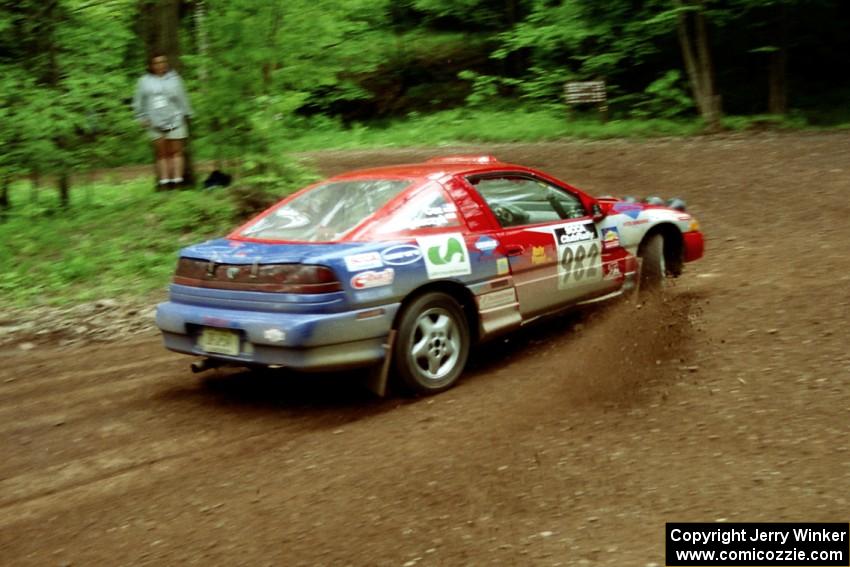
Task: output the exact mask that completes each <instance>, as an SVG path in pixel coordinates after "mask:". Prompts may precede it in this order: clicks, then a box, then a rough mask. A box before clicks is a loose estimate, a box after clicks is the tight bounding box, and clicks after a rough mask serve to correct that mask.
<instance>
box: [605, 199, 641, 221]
mask: <svg viewBox="0 0 850 567" xmlns="http://www.w3.org/2000/svg"><path fill="white" fill-rule="evenodd" d="M611 210H612V211H614V212H615V213H619V214H621V215H626V216H627V217H629V218H632V219H636V218H638V216H639V215H640V213H641V211H643V207H642V206H641V205H638V204H637V203H628V202H626V201H619V202H617V203H614V206H613V207H611Z"/></svg>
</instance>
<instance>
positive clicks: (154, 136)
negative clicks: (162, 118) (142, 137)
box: [148, 120, 189, 140]
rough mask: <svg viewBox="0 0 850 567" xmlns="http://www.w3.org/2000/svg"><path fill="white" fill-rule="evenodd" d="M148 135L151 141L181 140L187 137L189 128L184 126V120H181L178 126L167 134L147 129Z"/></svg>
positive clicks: (154, 129)
mask: <svg viewBox="0 0 850 567" xmlns="http://www.w3.org/2000/svg"><path fill="white" fill-rule="evenodd" d="M148 135H149V136H150V138H151V140H159V139H160V138H165V139H166V140H183V139H184V138H188V137H189V127H188V126H187V125H186V121H185V120H181V121H180V126H178V127H177V128H175V129H174V130H170V131H168V132H162V131H161V130H157V129H156V128H148Z"/></svg>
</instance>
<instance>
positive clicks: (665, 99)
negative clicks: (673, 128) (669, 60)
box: [631, 70, 694, 118]
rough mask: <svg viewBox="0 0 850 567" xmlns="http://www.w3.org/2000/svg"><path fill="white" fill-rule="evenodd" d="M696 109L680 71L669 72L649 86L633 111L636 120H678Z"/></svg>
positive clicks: (635, 102) (636, 102)
mask: <svg viewBox="0 0 850 567" xmlns="http://www.w3.org/2000/svg"><path fill="white" fill-rule="evenodd" d="M693 108H694V101H693V99H691V97H690V95H688V93H687V91H686V90H685V87H684V85H683V79H682V73H681V72H680V71H679V70H671V71H667V72H666V73H664V75H662V76H661V77H660V78H659V79H657V80H655V81H653V82H652V83H650V84H649V86H648V87H646V89H644V91H643V93H642V94H641V95H640V96H639V98H638V99H637V100H635V101H634V102H633V107H632V110H631V114H632V116H634V117H635V118H650V117H652V118H677V117H681V116H683V115H685V114H687V113H689V112H692V111H693Z"/></svg>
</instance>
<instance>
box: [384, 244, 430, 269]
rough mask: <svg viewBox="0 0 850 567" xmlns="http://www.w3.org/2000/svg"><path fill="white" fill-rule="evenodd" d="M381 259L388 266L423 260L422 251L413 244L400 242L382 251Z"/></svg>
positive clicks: (404, 264)
mask: <svg viewBox="0 0 850 567" xmlns="http://www.w3.org/2000/svg"><path fill="white" fill-rule="evenodd" d="M381 259H383V261H384V264H386V265H388V266H407V265H408V264H413V263H414V262H418V261H419V260H421V259H422V251H421V250H420V249H419V247H418V246H415V245H413V244H399V245H398V246H391V247H390V248H387V249H386V250H384V251H383V252H381Z"/></svg>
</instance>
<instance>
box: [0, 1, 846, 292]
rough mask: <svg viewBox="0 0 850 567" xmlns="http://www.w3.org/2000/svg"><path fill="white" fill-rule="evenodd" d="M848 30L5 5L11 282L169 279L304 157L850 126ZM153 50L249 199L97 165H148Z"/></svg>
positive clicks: (579, 16) (700, 17)
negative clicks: (141, 86) (182, 248)
mask: <svg viewBox="0 0 850 567" xmlns="http://www.w3.org/2000/svg"><path fill="white" fill-rule="evenodd" d="M848 24H850V3H848V2H846V1H841V0H606V1H604V2H600V1H598V0H0V100H2V104H0V143H2V150H0V240H2V244H4V246H0V264H2V267H3V271H2V272H0V291H4V292H7V293H8V294H9V296H10V297H11V298H12V303H13V304H19V305H29V304H30V303H32V302H33V301H44V300H45V299H44V298H45V297H47V296H50V294H51V293H52V294H53V296H52V297H53V298H56V297H59V298H67V297H70V296H74V297H76V296H80V297H83V298H85V297H90V296H92V295H93V294H103V293H106V292H104V289H106V290H107V292H108V290H109V289H112V288H114V289H116V290H117V289H121V290H125V291H130V292H132V291H138V290H141V291H144V290H149V289H153V288H157V287H161V286H162V283H163V282H164V281H165V280H167V273H168V272H169V271H170V270H171V268H172V262H171V261H170V258H171V257H172V256H173V254H174V251H175V246H176V244H175V239H176V240H177V241H178V242H184V241H190V240H191V239H193V238H196V237H203V236H209V235H212V234H215V233H219V234H220V233H221V231H224V230H225V229H226V228H227V227H229V226H232V223H233V222H234V220H235V219H234V217H235V216H237V217H238V216H240V215H242V216H244V215H245V214H247V213H250V212H252V211H253V210H255V209H256V208H257V207H259V206H262V205H263V204H264V200H263V199H260V200H259V201H255V200H252V199H253V197H252V196H251V195H254V194H255V193H251V191H253V190H255V189H257V188H258V187H259V188H260V190H261V191H266V192H268V193H269V194H270V195H272V196H275V197H279V196H280V195H281V194H283V193H285V192H286V191H287V190H292V189H293V188H295V186H297V184H298V183H300V182H301V181H303V180H304V179H307V178H309V177H310V176H311V173H310V172H309V171H307V170H305V169H304V168H303V167H301V166H299V165H297V164H296V163H295V162H294V161H293V160H292V159H291V158H290V157H288V156H289V155H290V154H291V152H294V151H305V150H316V149H328V148H345V147H362V146H375V145H424V144H451V143H463V142H493V141H500V142H512V141H536V140H552V139H560V138H565V137H575V136H594V137H601V136H606V137H621V136H648V135H693V134H697V133H704V132H717V131H722V130H724V129H742V128H759V129H763V128H843V127H847V125H848V124H850V103H848V98H850V73H848V72H847V70H848V65H847V59H848V54H850V34H848V33H847V29H848V27H850V26H848ZM155 53H162V54H166V55H168V56H169V59H170V61H171V62H172V63H173V65H174V67H176V68H177V69H178V70H179V72H180V73H181V75H182V76H183V78H184V80H185V81H186V84H187V88H188V92H189V95H190V98H191V100H192V104H193V106H194V107H195V111H196V115H195V117H194V118H193V121H192V124H191V130H192V136H191V149H192V155H193V157H194V159H195V161H196V162H204V163H214V164H216V165H220V166H222V167H225V168H229V170H230V172H231V173H236V174H237V179H238V180H239V183H237V187H236V189H237V190H235V191H234V193H233V194H235V195H237V202H236V203H235V204H234V203H233V202H232V200H231V201H226V200H224V199H223V198H222V197H221V196H215V197H209V196H200V195H199V194H194V192H182V193H181V194H179V195H171V196H168V197H162V196H156V195H153V192H152V191H151V184H150V183H149V182H147V181H145V182H143V183H142V182H139V184H138V185H137V186H136V185H133V184H132V183H131V182H126V181H121V182H120V183H117V182H116V183H107V184H106V185H107V186H105V187H100V188H98V189H97V190H92V186H93V182H86V181H85V180H86V179H94V177H93V176H92V177H87V175H88V173H87V172H93V171H103V170H104V169H108V168H114V167H117V166H122V165H128V164H145V163H150V161H151V148H150V146H149V144H148V143H147V140H146V137H145V132H144V130H143V129H142V128H141V127H140V126H139V125H138V124H137V123H136V122H135V121H134V119H133V115H132V111H131V109H130V101H131V98H132V95H133V91H134V89H135V84H136V81H137V80H138V78H139V77H140V76H141V75H142V74H143V73H144V72H145V68H146V62H147V60H148V58H149V56H151V55H152V54H155ZM586 80H604V81H605V82H606V85H607V94H608V105H609V111H608V114H607V120H605V121H603V120H602V119H601V117H600V113H599V112H598V111H597V110H596V108H595V107H593V106H588V107H578V108H568V107H567V106H566V105H565V103H564V99H563V88H564V84H565V83H566V82H568V81H586ZM80 179H82V180H83V181H82V182H80V181H79V180H80ZM72 183H75V184H76V185H75V187H74V190H73V192H72V190H71V189H72ZM284 185H285V186H286V187H283V186H284ZM45 187H49V190H48V191H45V190H44V188H45ZM239 187H242V188H244V187H248V188H249V189H251V191H249V193H250V194H249V195H248V197H245V198H242V199H241V200H239V198H238V196H239V195H240V193H239V191H238V189H239ZM57 189H58V190H57ZM133 199H135V200H133ZM75 200H79V201H80V202H81V203H82V204H83V205H84V206H82V207H75V206H73V205H74V203H75ZM109 207H112V208H111V209H110V208H109ZM74 209H76V210H74ZM140 209H143V210H145V211H147V215H146V216H145V217H144V219H146V220H144V222H140V220H139V219H140V217H139V216H138V211H139V210H140ZM122 215H123V216H122ZM3 221H5V222H3ZM116 226H121V227H137V228H138V230H136V229H133V230H126V229H125V230H122V231H120V232H119V231H117V230H116V229H115V228H114V227H116ZM110 227H112V228H110ZM104 231H107V232H104ZM69 241H72V242H73V244H72V245H67V243H68V242H69ZM58 243H64V244H65V245H64V246H58ZM47 267H49V270H48V269H47ZM42 268H44V269H42ZM131 274H132V276H133V281H138V282H139V285H138V286H136V287H134V286H133V285H128V283H127V282H128V277H129V276H130V275H131ZM95 276H97V277H98V278H101V280H102V281H104V282H106V283H105V284H104V285H105V286H106V287H105V288H99V289H94V288H92V286H91V279H92V278H93V277H95ZM104 278H105V279H104ZM109 286H112V288H110V287H109ZM69 290H70V291H69ZM45 292H49V293H47V294H45ZM69 293H70V295H69ZM56 294H58V295H56Z"/></svg>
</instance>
